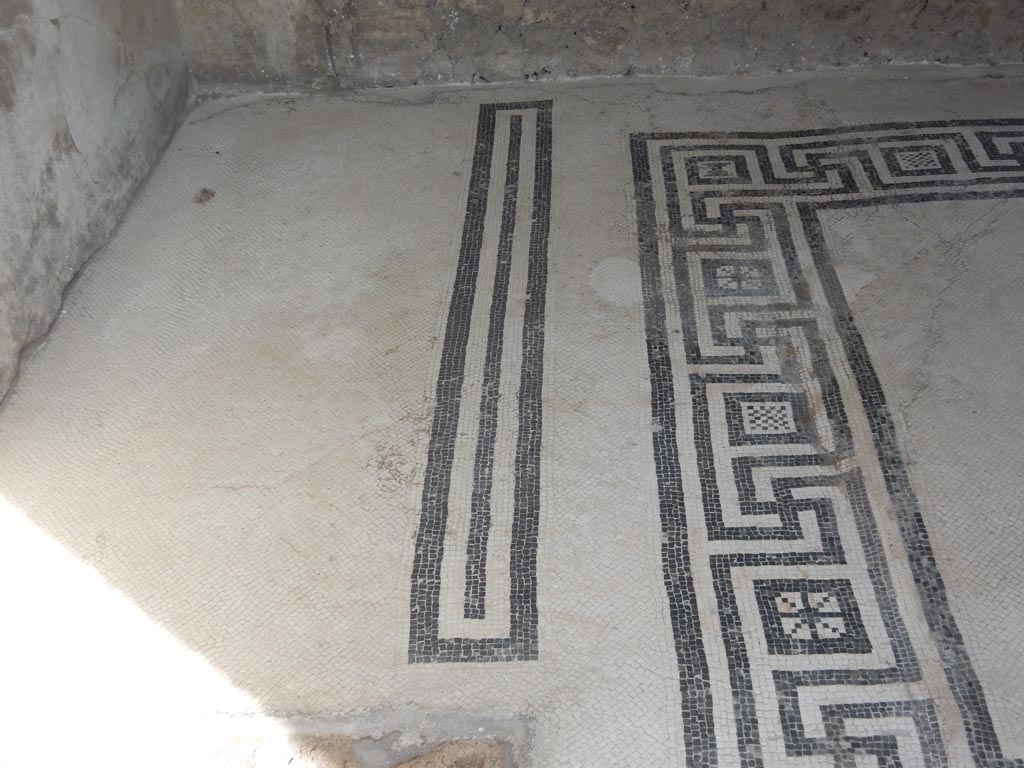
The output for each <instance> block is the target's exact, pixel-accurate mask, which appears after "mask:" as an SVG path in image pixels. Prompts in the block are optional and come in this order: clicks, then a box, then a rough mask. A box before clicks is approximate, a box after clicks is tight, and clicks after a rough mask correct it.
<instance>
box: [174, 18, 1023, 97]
mask: <svg viewBox="0 0 1024 768" xmlns="http://www.w3.org/2000/svg"><path fill="white" fill-rule="evenodd" d="M176 2H177V3H178V6H179V8H180V10H181V14H182V20H183V24H184V30H185V45H186V48H187V51H188V55H189V59H190V62H191V64H192V67H193V70H194V72H195V74H196V77H197V79H198V80H200V81H202V82H224V83H246V84H260V85H267V84H271V85H273V84H277V85H289V86H294V85H301V86H313V87H316V86H329V85H331V84H333V83H341V84H343V85H357V86H368V85H403V84H412V83H422V82H481V81H483V82H488V81H491V82H493V81H516V80H524V79H526V80H530V79H540V78H545V77H565V76H567V77H578V76H594V75H597V76H599V75H624V74H626V75H628V74H648V75H652V74H664V75H728V74H740V73H764V72H774V71H780V70H793V69H809V68H817V67H832V66H843V65H851V64H858V63H886V62H945V63H961V64H979V63H1013V62H1020V61H1022V59H1024V2H1021V0H616V1H615V2H592V1H588V0H447V1H444V2H441V1H440V0H233V1H232V2H211V1H210V0H176Z"/></svg>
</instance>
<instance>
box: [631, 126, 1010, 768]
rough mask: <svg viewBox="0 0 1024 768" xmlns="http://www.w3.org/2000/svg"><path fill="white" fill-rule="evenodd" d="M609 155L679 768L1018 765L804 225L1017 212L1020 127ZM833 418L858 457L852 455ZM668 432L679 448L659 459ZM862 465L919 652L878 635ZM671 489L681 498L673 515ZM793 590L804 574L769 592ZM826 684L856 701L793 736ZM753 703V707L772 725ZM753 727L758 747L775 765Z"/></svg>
mask: <svg viewBox="0 0 1024 768" xmlns="http://www.w3.org/2000/svg"><path fill="white" fill-rule="evenodd" d="M630 149H631V162H632V171H633V184H634V192H635V202H636V216H637V233H638V241H639V252H640V267H641V276H642V285H643V298H644V316H645V326H646V340H647V352H648V363H649V368H650V385H651V406H652V412H653V418H654V420H655V423H656V424H657V425H658V426H659V427H660V429H657V430H655V432H654V434H653V447H654V459H655V469H656V473H657V480H658V490H659V499H660V514H661V522H662V531H663V543H662V563H663V571H664V582H665V586H666V589H667V593H668V602H669V607H670V615H671V621H672V629H673V634H674V637H675V648H676V655H677V661H678V668H679V681H680V692H681V696H682V716H683V737H684V748H685V750H686V764H687V765H690V766H709V767H710V766H717V765H723V764H728V765H733V764H736V765H741V766H744V767H745V768H757V767H759V766H763V765H765V764H766V763H767V762H776V761H777V760H778V759H779V758H780V757H789V758H801V757H803V758H807V757H814V756H821V757H822V758H824V759H826V760H828V761H830V762H829V764H834V765H837V766H852V765H855V764H857V765H859V764H861V760H862V759H863V758H868V759H873V760H875V761H876V762H877V764H878V765H903V764H907V763H908V761H909V762H910V763H912V764H923V765H926V766H945V765H949V764H950V759H951V758H950V755H952V754H969V755H970V756H971V759H973V761H974V763H975V764H976V765H977V766H983V767H985V768H997V767H998V766H1014V767H1015V768H1021V766H1024V761H1021V760H1009V759H1006V758H1004V756H1003V754H1002V750H1001V748H1000V745H999V740H998V737H997V734H996V732H995V728H994V726H993V722H992V718H991V716H990V714H989V710H988V706H987V703H986V701H985V696H984V693H983V691H982V689H981V685H980V682H979V680H978V677H977V674H976V673H975V671H974V669H973V666H972V664H971V661H970V658H969V657H968V654H967V651H966V649H965V647H964V643H963V639H962V637H961V635H960V632H959V630H958V629H957V627H956V623H955V621H954V618H953V615H952V612H951V610H950V607H949V603H948V601H947V598H946V595H945V590H944V587H943V583H942V579H941V576H940V575H939V573H938V570H937V568H936V565H935V561H934V557H933V556H932V554H931V549H930V544H929V540H928V535H927V532H926V531H925V528H924V523H923V520H922V516H921V512H920V509H919V506H918V502H917V500H916V497H915V495H914V493H913V490H912V488H911V486H910V483H909V478H908V476H907V472H906V468H905V465H904V462H903V459H902V457H901V455H900V451H899V449H898V447H897V441H896V436H895V430H894V427H893V422H892V418H891V416H890V414H889V411H888V408H887V405H886V401H885V398H884V395H883V394H882V391H881V387H880V385H879V381H878V378H877V376H876V374H875V371H874V369H873V368H872V365H871V363H870V360H869V359H868V355H867V351H866V349H865V346H864V342H863V340H862V338H861V336H860V334H859V332H858V331H857V329H856V327H855V325H854V323H853V318H852V315H851V312H850V308H849V306H848V305H847V303H846V299H845V297H844V295H843V292H842V289H841V287H840V284H839V281H838V278H837V276H836V274H835V271H834V269H833V267H832V265H831V263H830V259H829V253H828V249H827V246H826V239H825V236H824V231H823V229H822V223H821V220H820V218H819V212H820V211H823V210H829V209H834V208H850V207H859V206H875V205H894V204H902V203H913V202H927V201H933V200H970V199H985V198H1009V197H1021V196H1024V121H1019V120H981V121H962V122H931V123H917V124H886V125H871V126H861V127H854V128H842V129H832V130H820V131H801V132H792V133H647V134H634V135H632V136H631V141H630ZM676 314H677V316H675V315H676ZM674 334H678V337H675V336H674ZM677 338H678V339H679V340H678V341H677V340H676V339H677ZM835 350H839V351H838V352H836V351H835ZM835 354H841V355H842V356H843V358H844V360H843V361H842V364H841V366H839V367H837V360H836V358H835V357H834V355H835ZM840 368H842V370H840ZM844 371H848V373H846V372H844ZM679 376H682V377H684V381H687V384H685V385H683V386H682V387H680V385H679V383H678V382H677V378H678V377H679ZM851 376H852V379H853V382H852V383H851V384H850V385H849V386H846V388H845V389H844V382H843V381H841V379H842V378H843V377H851ZM851 391H853V392H855V393H856V397H852V398H851V397H850V395H849V394H848V393H849V392H851ZM844 392H846V393H847V394H844ZM680 393H682V394H680ZM684 401H685V402H684ZM854 409H856V411H857V413H856V416H857V418H858V419H860V418H863V420H864V423H866V424H867V425H868V429H869V430H870V435H871V441H872V443H873V447H874V456H867V455H865V453H864V449H863V448H860V447H858V446H859V445H860V444H859V443H858V441H857V440H855V439H854V437H853V433H852V430H853V428H852V427H851V417H852V416H853V415H854ZM681 419H684V420H692V433H691V432H690V430H689V427H688V426H687V425H685V424H684V423H682V422H681V421H680V420H681ZM684 427H687V428H685V429H684ZM688 434H692V436H693V445H692V446H689V445H687V446H683V447H682V449H681V448H680V443H679V440H680V439H681V436H682V435H688ZM681 450H682V456H681V455H680V451H681ZM691 453H692V456H691ZM871 462H874V464H871V467H872V468H874V467H875V466H877V467H878V469H879V470H880V475H881V477H882V478H883V483H884V486H885V493H887V495H888V502H887V504H888V509H889V514H892V515H894V516H895V518H896V522H897V527H898V530H899V535H900V537H901V538H902V541H903V545H904V547H905V550H906V554H907V567H908V569H909V573H910V575H911V576H912V580H913V582H914V583H915V585H916V588H917V595H916V600H917V602H918V605H919V606H920V608H921V610H922V611H923V613H924V615H925V616H926V618H927V622H928V627H929V629H930V642H931V643H932V644H933V645H934V647H933V648H929V649H922V648H921V646H920V645H917V646H915V642H917V641H916V640H915V639H914V638H913V637H912V636H911V635H912V633H909V632H908V631H907V627H906V626H905V624H904V622H903V619H902V617H901V613H900V608H899V606H900V604H901V602H900V599H909V598H911V597H913V596H912V595H904V594H900V595H897V592H896V589H897V587H896V584H897V583H898V582H897V581H896V580H894V578H893V574H892V572H891V567H892V564H891V563H890V562H888V561H887V559H886V555H885V546H884V544H883V542H882V539H881V537H880V533H879V529H878V522H877V521H878V514H879V511H878V509H875V508H873V504H872V496H871V494H870V493H869V492H868V491H867V490H866V487H865V474H864V468H865V467H867V466H868V465H869V464H870V463H871ZM692 474H695V475H696V476H697V477H698V478H699V488H700V491H699V498H693V497H691V498H689V499H685V500H684V486H685V485H686V482H685V480H684V477H686V476H692ZM695 515H701V519H699V520H698V519H696V518H695V517H694V516H695ZM695 531H696V532H698V533H699V535H700V536H702V537H706V544H703V545H702V546H707V547H708V548H709V551H708V552H706V553H705V552H703V551H701V548H699V547H695V545H694V541H693V540H692V535H693V533H694V532H695ZM705 568H706V569H708V572H709V574H710V579H711V582H712V584H713V585H714V591H715V601H716V606H717V616H716V618H715V620H716V621H717V623H718V627H716V628H715V629H714V631H713V632H711V635H709V631H710V628H708V627H702V625H701V618H700V616H701V614H700V610H699V606H698V601H697V595H696V591H695V587H694V583H695V574H696V573H698V571H696V570H695V569H705ZM807 572H811V573H817V574H827V578H825V577H822V576H814V577H805V576H801V577H798V578H795V577H793V576H792V574H793V573H797V574H804V573H807ZM782 574H785V575H782ZM898 598H900V599H898ZM706 620H707V619H706ZM709 636H717V637H720V638H721V643H722V645H723V647H724V658H725V660H726V663H727V665H728V667H729V671H728V672H729V685H728V691H729V694H728V695H729V696H730V697H731V699H732V701H731V704H726V705H725V706H724V711H728V712H730V713H731V714H730V715H729V717H731V718H732V729H731V731H730V733H731V734H734V738H735V745H733V744H726V743H724V742H723V741H722V736H721V734H719V733H718V732H716V720H715V717H716V716H715V712H716V708H715V705H716V702H715V701H713V691H715V690H718V691H721V690H722V688H721V687H719V688H717V689H716V688H715V681H714V680H713V679H712V676H711V674H710V665H709V661H708V658H709V656H708V654H709V653H710V652H711V649H710V647H709V646H708V642H710V641H709V640H708V638H709ZM922 651H925V652H926V653H927V655H928V656H929V658H935V659H939V660H940V663H941V667H942V670H943V672H944V673H945V677H946V683H947V685H948V690H949V692H950V693H949V695H950V696H951V698H952V700H953V702H954V703H955V707H956V708H957V709H958V710H959V712H960V717H961V720H962V730H961V731H959V732H958V733H960V734H962V738H963V739H964V741H965V742H966V748H965V750H959V749H958V748H957V745H955V744H952V743H950V740H949V738H950V737H949V736H947V735H945V734H944V732H943V728H942V727H941V726H940V723H939V719H938V717H937V714H936V703H935V702H934V701H933V700H932V699H931V698H930V697H929V694H927V693H926V692H922V691H926V689H927V686H924V685H921V682H922V676H923V671H922V664H921V652H922ZM837 686H838V687H845V688H844V689H845V690H849V691H854V692H855V693H856V695H857V696H859V697H860V698H859V700H857V701H848V702H829V703H827V704H822V705H821V706H819V707H818V708H817V709H818V714H817V720H818V723H817V725H816V726H815V727H812V726H811V725H810V724H809V723H808V722H807V720H806V717H805V716H806V711H805V709H804V708H802V704H801V701H802V699H801V694H802V693H803V694H804V695H805V696H806V695H807V693H808V692H809V691H811V692H812V694H811V695H813V690H814V689H816V688H818V689H821V690H828V691H832V690H838V689H839V688H837ZM769 689H771V690H769ZM894 689H895V690H897V691H906V693H905V694H902V695H895V696H894V695H893V694H892V691H893V690H894ZM882 691H887V693H886V694H885V695H882V693H881V692H882ZM873 692H876V693H873ZM765 701H774V702H776V708H777V715H775V716H773V717H772V718H770V719H771V720H773V721H774V722H771V723H768V722H766V721H765V709H764V706H763V702H765ZM758 702H761V703H762V706H760V708H759V706H758ZM806 706H807V704H806V701H805V702H804V704H803V707H806ZM718 711H723V709H722V708H719V710H718ZM893 720H900V721H901V722H904V723H910V724H911V726H910V727H911V729H912V730H913V731H914V733H915V734H916V735H915V736H914V744H913V745H912V747H908V745H907V743H901V741H900V739H898V738H896V737H895V736H893V735H892V733H891V731H886V730H885V729H884V728H880V729H879V730H878V732H877V733H871V734H870V735H865V733H868V732H869V731H870V730H871V727H870V724H871V723H872V722H874V723H885V722H890V721H893ZM865 725H867V726H868V727H866V728H865V727H864V726H865ZM766 728H767V729H768V730H770V731H771V732H772V733H778V732H781V735H782V742H783V747H782V749H783V750H784V754H783V755H781V756H780V755H779V754H778V750H779V749H780V747H779V746H778V744H777V743H772V744H769V743H768V742H767V741H765V737H764V735H763V734H764V732H765V729H766ZM957 738H960V737H957ZM907 750H910V751H912V752H913V753H914V756H913V757H912V758H911V757H908V754H905V752H906V751H907ZM769 758H774V760H769Z"/></svg>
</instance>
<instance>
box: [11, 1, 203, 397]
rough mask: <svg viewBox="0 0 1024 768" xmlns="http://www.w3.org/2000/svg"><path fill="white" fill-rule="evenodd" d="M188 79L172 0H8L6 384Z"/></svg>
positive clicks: (172, 113) (144, 162) (106, 230)
mask: <svg viewBox="0 0 1024 768" xmlns="http://www.w3.org/2000/svg"><path fill="white" fill-rule="evenodd" d="M190 88H191V77H190V74H189V70H188V65H187V63H186V61H185V56H184V51H183V48H182V42H181V28H180V24H179V21H178V15H177V11H176V9H175V7H174V5H173V4H172V0H138V1H137V2H121V1H120V0H74V2H62V1H61V0H3V1H2V2H0V179H2V183H0V190H2V191H0V396H2V395H3V393H4V392H6V391H7V389H8V387H9V385H10V383H11V380H12V377H13V376H14V372H15V369H16V364H17V358H18V354H19V352H20V350H21V349H22V348H23V347H24V346H25V345H26V344H28V343H30V342H31V341H33V340H35V339H37V338H39V337H40V336H41V335H42V334H43V333H44V332H45V331H46V329H47V328H48V327H49V326H50V324H51V323H52V322H53V320H54V318H55V317H56V315H57V312H58V311H59V308H60V301H61V294H62V291H63V290H64V288H65V286H66V285H67V284H68V282H69V281H70V280H71V278H72V277H73V276H74V274H75V272H77V270H78V269H79V267H80V266H81V265H82V264H83V263H84V261H85V260H86V259H87V258H88V257H89V255H90V254H91V253H92V252H93V251H95V250H96V248H98V247H99V246H100V245H102V244H103V242H105V241H106V239H107V237H108V236H109V235H110V233H111V232H112V231H113V228H114V226H115V225H116V223H117V221H118V218H119V217H120V215H121V213H122V212H123V211H124V209H125V206H126V205H127V203H128V200H129V198H130V196H131V194H132V192H133V190H134V189H135V188H136V186H137V185H138V184H139V182H140V181H142V180H143V179H144V178H145V177H146V175H147V174H148V173H149V171H150V169H151V168H152V167H153V165H154V164H155V163H156V161H157V159H158V158H159V156H160V153H161V151H162V150H163V148H164V146H165V145H166V144H167V141H168V140H169V139H170V136H171V134H172V133H173V131H174V129H175V128H176V127H177V125H178V123H179V122H180V120H181V117H182V116H183V114H184V113H185V110H186V108H187V106H188V102H189V94H190Z"/></svg>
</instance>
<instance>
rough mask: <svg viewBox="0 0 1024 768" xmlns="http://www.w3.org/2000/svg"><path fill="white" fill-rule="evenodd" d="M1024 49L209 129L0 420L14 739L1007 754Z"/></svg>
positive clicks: (46, 746) (218, 120) (0, 569)
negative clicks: (999, 57) (971, 64)
mask: <svg viewBox="0 0 1024 768" xmlns="http://www.w3.org/2000/svg"><path fill="white" fill-rule="evenodd" d="M1022 74H1024V73H1022V71H1021V70H1014V69H1005V70H965V69H930V68H899V69H888V70H886V69H880V70H870V69H864V70H858V71H856V72H842V71H837V72H833V73H826V74H818V75H786V76H778V77H764V78H742V79H722V80H713V79H712V80H656V79H623V80H615V81H594V82H583V83H565V84H556V83H551V84H545V83H538V84H531V85H529V86H523V87H518V88H507V87H489V88H482V89H453V88H449V89H433V90H432V89H407V90H386V91H385V90H382V91H373V92H363V93H357V94H347V95H338V96H294V97H292V96H241V97H236V98H230V99H219V100H215V101H211V102H208V103H206V104H204V105H203V106H201V107H200V108H198V109H197V110H196V111H195V112H194V113H193V114H192V115H191V116H190V118H189V119H188V121H187V123H186V124H185V125H184V126H183V127H182V129H181V130H180V131H179V132H178V134H177V136H176V138H175V139H174V141H173V143H172V145H171V146H170V148H169V149H168V150H167V153H166V155H165V156H164V158H163V160H162V162H161V163H160V165H159V167H158V168H157V170H156V171H155V173H154V175H153V176H152V178H151V179H150V180H149V182H148V183H147V184H146V186H145V188H144V189H143V191H142V192H141V194H140V195H139V197H138V199H137V200H136V201H135V203H134V204H133V206H132V208H131V210H130V211H129V212H128V214H127V216H126V217H125V219H124V221H123V223H122V225H121V227H120V229H119V231H118V232H117V234H116V235H115V237H114V238H113V240H112V241H111V242H110V244H109V246H108V247H107V248H106V249H105V250H104V251H103V252H102V253H100V254H99V255H98V256H97V257H96V258H94V259H93V260H92V261H91V262H90V263H89V264H88V266H87V267H86V269H85V271H84V272H83V274H82V275H81V276H80V278H79V279H78V280H77V281H76V283H75V284H74V286H73V287H72V288H71V289H70V290H69V292H68V295H67V299H66V303H65V308H64V311H63V313H62V316H61V318H60V320H59V321H58V323H57V324H56V327H55V328H54V330H53V332H52V334H51V335H50V336H49V337H48V339H47V340H46V341H45V343H43V344H42V345H41V346H40V347H39V348H38V349H37V350H35V351H34V353H33V354H32V355H31V356H30V359H29V360H28V361H27V362H26V363H25V365H24V366H23V370H22V374H21V377H20V379H19V381H18V383H17V385H16V388H15V390H14V391H13V393H12V394H11V396H10V397H9V398H8V400H7V401H6V402H5V403H4V405H3V407H2V409H0V504H2V506H3V507H4V515H3V519H2V523H0V573H2V574H3V576H4V578H5V581H6V583H7V584H8V591H7V594H8V597H7V601H6V609H5V614H6V616H7V619H8V621H9V622H10V623H9V624H8V629H7V630H6V631H5V633H4V635H3V638H2V640H0V649H2V650H3V653H2V659H3V661H2V662H0V664H2V665H3V673H2V674H3V679H4V680H5V683H4V689H5V696H4V697H3V699H4V703H3V704H2V705H0V715H2V716H3V718H4V722H5V723H6V724H8V725H10V724H12V723H14V724H16V726H17V727H14V728H10V729H9V733H8V735H7V736H5V738H4V739H3V744H2V745H0V763H3V764H10V765H18V766H23V765H57V764H61V763H62V762H63V761H68V764H71V763H72V762H74V764H84V765H98V764H100V763H99V762H96V761H97V760H102V764H104V765H107V766H112V765H116V766H120V765H125V766H129V765H131V766H137V765H140V764H143V763H142V762H140V756H144V757H145V760H144V763H145V764H146V765H150V766H164V765H166V766H172V765H173V766H182V765H189V766H278V765H280V766H285V765H291V766H303V765H307V766H312V765H322V766H342V765H359V766H386V765H396V764H398V763H399V762H401V761H402V760H407V759H409V758H411V757H413V756H415V755H416V754H419V753H421V752H423V751H425V750H427V749H429V748H430V747H431V746H432V745H435V744H438V743H441V742H444V741H450V740H459V739H485V740H486V739H492V740H495V739H496V740H499V741H505V742H507V743H509V744H511V745H513V748H514V752H515V755H514V760H515V761H516V765H519V766H537V767H538V768H548V767H549V766H550V767H554V766H587V767H589V766H602V767H605V766H636V767H637V768H640V767H641V766H642V767H644V768H650V767H653V766H684V765H685V766H708V767H710V766H722V767H723V768H731V767H732V766H743V767H744V768H755V767H760V766H765V767H769V766H800V767H801V768H813V767H816V766H838V767H839V768H854V766H856V767H858V768H859V767H860V766H886V767H887V768H895V767H896V766H903V767H910V766H914V767H918V766H920V767H922V768H924V767H927V768H931V767H932V766H954V767H956V766H971V765H974V766H979V767H980V766H984V767H985V768H997V767H999V766H1002V767H1006V766H1016V767H1017V768H1020V766H1024V695H1022V693H1021V691H1024V641H1022V640H1021V631H1022V630H1024V598H1022V595H1024V564H1022V563H1024V561H1022V560H1021V558H1020V557H1019V551H1020V549H1021V546H1022V545H1024V522H1022V520H1024V516H1022V509H1021V497H1022V492H1024V451H1022V450H1021V447H1022V445H1024V407H1022V405H1021V399H1020V382H1021V381H1022V379H1024V355H1022V354H1021V348H1022V345H1024V312H1022V311H1021V302H1022V298H1024V227H1022V226H1021V220H1022V219H1021V216H1022V214H1024V200H1022V197H1024V80H1022ZM203 189H207V190H209V191H208V192H206V193H205V194H204V193H203V192H202V190H203ZM211 193H212V196H211ZM5 730H8V729H5ZM332 739H342V740H344V739H349V740H355V741H354V742H353V743H354V746H352V745H351V744H350V745H349V747H346V749H348V750H349V752H351V755H350V756H349V757H344V758H343V757H340V756H339V755H340V754H341V753H340V751H338V749H340V748H339V747H337V744H339V743H340V742H339V741H332ZM332 745H334V746H332ZM332 750H333V751H332ZM349 752H346V754H349ZM346 760H350V762H345V761H346ZM458 764H459V765H467V766H468V765H471V764H472V765H477V764H478V763H458ZM495 764H497V763H495Z"/></svg>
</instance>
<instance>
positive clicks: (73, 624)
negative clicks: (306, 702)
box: [0, 498, 294, 768]
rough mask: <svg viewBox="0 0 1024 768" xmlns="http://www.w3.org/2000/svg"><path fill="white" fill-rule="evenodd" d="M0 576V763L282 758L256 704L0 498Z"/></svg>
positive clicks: (274, 730) (221, 762) (277, 737)
mask: <svg viewBox="0 0 1024 768" xmlns="http://www.w3.org/2000/svg"><path fill="white" fill-rule="evenodd" d="M0 580H2V583H3V584H4V625H5V628H4V631H3V633H2V634H0V679H2V680H3V689H4V690H3V696H0V723H2V724H3V725H2V726H0V727H2V729H3V731H4V734H5V735H4V738H3V740H2V742H0V765H5V766H6V765H10V766H19V767H22V766H55V765H83V764H85V763H83V762H82V759H83V756H85V755H90V756H102V757H103V764H104V765H105V766H107V767H108V768H109V767H113V766H133V768H134V767H135V766H140V765H146V766H168V767H170V766H175V768H178V767H180V766H191V767H193V768H195V767H197V766H217V768H224V766H242V765H271V764H276V765H285V764H287V763H288V760H289V755H291V754H292V752H293V750H292V749H291V747H290V745H289V743H288V735H287V733H286V731H285V730H284V729H283V728H281V727H279V726H277V725H275V724H274V723H273V722H272V721H270V720H268V719H267V718H264V717H252V715H258V714H259V705H258V703H257V702H256V701H254V700H253V699H252V698H251V697H249V696H248V695H246V694H245V693H243V692H242V691H240V690H238V689H237V688H235V687H234V686H233V685H232V684H231V683H230V682H229V681H228V680H226V679H225V678H224V677H223V676H222V675H221V674H220V673H219V672H218V671H217V670H215V669H213V668H212V667H211V666H210V665H209V663H207V661H206V660H205V659H203V658H202V657H201V656H199V655H197V654H196V653H194V652H193V651H191V650H189V649H188V648H185V647H183V646H182V645H181V644H180V643H179V642H178V641H177V640H176V639H175V638H174V637H173V636H171V635H170V634H168V633H167V632H166V631H165V630H164V629H162V628H161V627H160V626H158V625H157V624H155V623H154V622H153V621H152V620H151V619H149V618H148V617H147V616H146V615H145V614H143V613H142V612H141V611H140V610H139V609H138V608H137V607H136V606H134V605H133V604H132V603H131V602H130V601H129V600H128V599H127V598H126V597H125V596H124V595H122V594H121V593H120V592H118V591H117V590H116V589H114V588H113V587H111V586H110V585H109V584H107V583H105V582H104V581H103V579H102V578H101V577H100V576H99V575H98V574H97V573H96V572H95V571H94V570H93V569H92V568H91V567H90V566H88V565H87V564H85V563H83V562H81V561H80V560H78V559H77V558H75V557H74V556H73V555H71V554H70V553H68V552H67V551H66V550H64V549H63V548H62V547H61V546H60V545H59V544H57V543H56V542H55V541H54V540H53V539H51V538H50V537H48V536H47V535H46V534H44V533H43V532H42V531H40V530H39V529H38V528H37V527H36V526H35V525H34V524H33V523H32V522H31V521H30V520H29V519H27V518H26V516H25V514H24V513H23V512H22V511H21V510H19V509H18V508H16V507H15V506H13V505H12V504H10V503H9V502H7V501H6V500H4V499H3V498H0ZM293 765H294V763H293Z"/></svg>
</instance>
